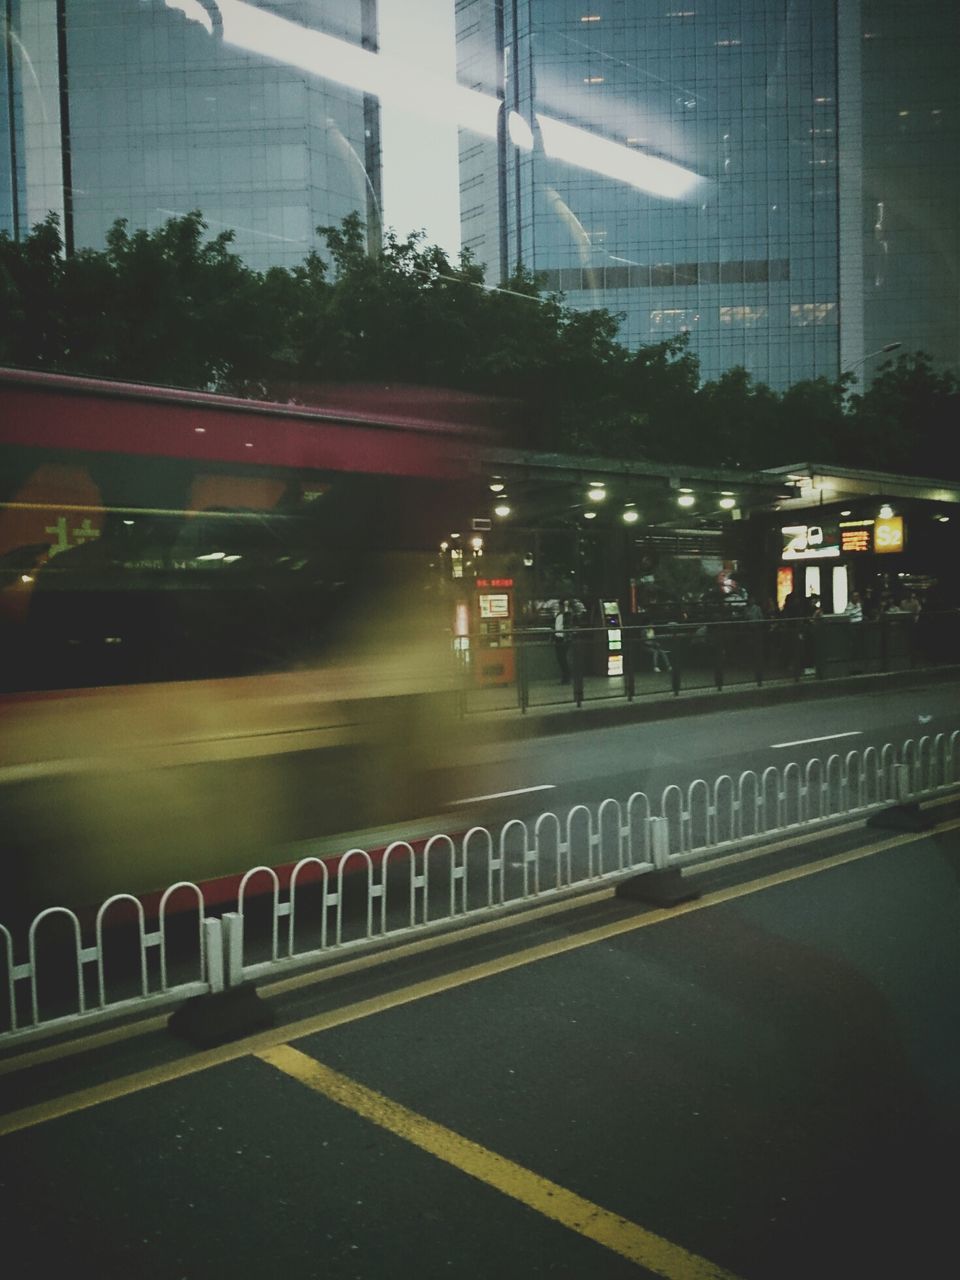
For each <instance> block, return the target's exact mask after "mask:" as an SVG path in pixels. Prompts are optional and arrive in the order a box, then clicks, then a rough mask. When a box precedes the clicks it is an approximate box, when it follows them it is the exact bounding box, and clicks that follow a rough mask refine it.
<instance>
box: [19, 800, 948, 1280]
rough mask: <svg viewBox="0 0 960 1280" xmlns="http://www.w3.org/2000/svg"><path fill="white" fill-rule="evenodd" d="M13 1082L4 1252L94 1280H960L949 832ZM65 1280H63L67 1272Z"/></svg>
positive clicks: (275, 991)
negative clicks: (213, 1038)
mask: <svg viewBox="0 0 960 1280" xmlns="http://www.w3.org/2000/svg"><path fill="white" fill-rule="evenodd" d="M931 812H932V814H933V816H934V818H935V822H936V825H935V826H934V827H933V829H932V830H930V831H928V832H924V833H922V834H917V833H909V832H901V833H892V832H884V831H877V830H867V829H864V828H863V827H858V828H856V829H851V830H847V831H844V832H841V833H839V834H835V835H832V836H824V835H819V836H808V837H806V838H805V839H802V840H801V841H799V842H796V841H795V842H794V843H793V844H792V845H783V846H782V847H780V848H779V849H778V850H776V851H774V852H769V853H767V854H766V855H765V856H758V855H757V854H752V855H749V856H747V855H736V856H735V857H733V858H731V859H727V860H726V861H725V862H724V863H722V864H721V863H717V864H714V866H713V867H712V868H711V869H710V870H708V871H702V872H699V873H697V874H696V875H695V877H694V878H695V880H696V882H697V887H698V888H699V889H700V891H701V897H700V898H699V899H697V900H696V901H692V902H687V903H684V904H683V905H681V906H679V907H676V908H674V909H672V910H670V909H651V908H649V907H642V906H640V905H639V904H637V903H635V902H631V901H629V900H627V899H626V898H623V897H617V896H615V894H614V893H612V892H611V891H610V890H609V889H606V890H602V891H599V892H596V893H593V894H590V895H588V896H587V897H585V898H583V899H581V900H579V901H577V902H575V903H572V904H568V905H567V906H566V907H565V908H563V909H558V908H557V906H556V905H555V906H554V907H553V908H550V909H541V910H539V911H537V910H534V911H530V912H527V913H525V914H524V915H523V916H521V917H519V918H513V919H509V920H506V921H499V922H495V923H493V924H490V923H488V924H486V925H481V926H475V927H473V928H471V929H469V930H466V931H464V932H463V933H461V934H457V935H454V936H453V937H447V938H441V939H430V940H425V941H424V942H422V943H415V944H408V945H406V946H404V947H402V948H398V949H397V950H396V951H394V952H393V953H391V954H388V955H382V956H373V957H368V958H367V959H365V960H360V959H355V960H353V961H351V962H349V963H344V964H340V965H334V966H332V967H330V968H329V969H328V970H326V971H323V972H321V973H319V974H316V973H314V974H311V975H301V976H299V977H295V978H288V979H285V980H284V981H282V982H277V983H274V984H273V985H272V986H271V987H265V988H263V989H262V995H263V997H264V998H265V999H266V1000H268V1001H269V1002H270V1004H271V1006H272V1007H273V1009H274V1011H275V1013H276V1017H277V1025H276V1026H275V1027H274V1028H272V1029H271V1030H269V1031H266V1032H262V1033H260V1034H259V1035H256V1036H253V1037H250V1038H248V1039H247V1040H241V1041H237V1042H234V1043H232V1044H228V1045H224V1046H222V1047H220V1048H218V1049H214V1050H206V1051H203V1052H199V1053H198V1052H194V1051H192V1050H190V1049H189V1048H188V1047H187V1046H185V1045H184V1044H183V1043H182V1042H180V1041H178V1040H177V1039H175V1038H174V1037H173V1036H171V1035H170V1034H169V1032H168V1031H167V1030H166V1029H165V1025H164V1021H163V1020H162V1019H152V1020H150V1021H149V1022H146V1023H140V1024H130V1025H128V1026H125V1027H123V1028H119V1029H115V1030H114V1031H111V1032H103V1033H100V1034H98V1035H96V1036H91V1037H89V1038H87V1039H86V1040H84V1041H77V1042H72V1043H71V1042H67V1043H65V1044H62V1045H56V1046H51V1047H48V1048H46V1049H39V1050H35V1051H34V1052H32V1053H30V1054H24V1055H21V1056H20V1057H18V1058H8V1059H6V1060H3V1061H0V1093H2V1115H0V1237H2V1239H3V1242H4V1246H5V1254H6V1256H7V1258H8V1259H12V1258H14V1257H16V1256H19V1257H20V1258H21V1259H23V1260H24V1262H26V1261H29V1266H30V1269H31V1271H33V1272H35V1273H37V1274H44V1273H49V1274H54V1273H57V1272H59V1270H60V1269H61V1268H62V1267H63V1266H64V1264H65V1263H68V1264H69V1272H70V1274H71V1275H72V1276H74V1277H90V1278H91V1280H92V1278H93V1277H97V1278H98V1280H110V1278H112V1277H121V1276H123V1277H128V1276H131V1275H136V1276H138V1277H142V1278H143V1280H152V1278H153V1277H156V1278H157V1280H160V1278H161V1277H162V1278H163V1280H171V1278H172V1280H206V1278H207V1277H221V1276H226V1275H229V1276H237V1277H247V1276H256V1277H272V1276H278V1277H279V1276H282V1277H284V1278H285V1280H301V1278H306V1277H318V1278H319V1277H324V1278H325V1280H329V1278H333V1280H347V1278H350V1280H352V1278H354V1277H357V1278H360V1280H387V1278H388V1277H390V1278H393V1277H397V1276H417V1277H423V1278H433V1277H450V1276H458V1277H459V1276H469V1277H496V1278H497V1280H512V1278H513V1277H516V1278H517V1280H521V1278H523V1280H526V1278H528V1277H539V1276H566V1277H577V1278H579V1277H585V1276H590V1277H603V1278H606V1277H611V1278H616V1277H626V1276H637V1275H640V1276H644V1275H657V1276H664V1277H670V1278H674V1280H701V1278H704V1280H706V1278H707V1277H713V1278H720V1277H741V1280H801V1278H802V1280H810V1277H817V1278H818V1280H832V1278H836V1280H840V1277H843V1280H855V1278H859V1277H863V1278H864V1280H867V1278H869V1280H885V1278H886V1277H890V1278H891V1280H892V1278H893V1277H897V1278H898V1280H902V1278H903V1277H908V1276H920V1275H931V1274H946V1273H948V1271H949V1270H953V1269H955V1265H956V1264H955V1262H954V1263H951V1262H950V1258H951V1257H952V1256H953V1254H954V1252H955V1250H956V1244H955V1235H954V1229H953V1215H954V1212H955V1208H954V1202H955V1189H956V1177H955V1174H954V1172H953V1170H954V1169H955V1166H956V1159H957V1143H958V1138H960V1107H958V1084H960V1018H958V1016H957V1009H958V1008H960V806H957V805H956V804H953V805H941V806H939V807H938V808H936V809H934V810H932V811H931ZM55 1269H56V1270H55Z"/></svg>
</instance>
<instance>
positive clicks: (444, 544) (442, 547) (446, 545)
mask: <svg viewBox="0 0 960 1280" xmlns="http://www.w3.org/2000/svg"><path fill="white" fill-rule="evenodd" d="M449 546H450V543H449V542H441V543H440V550H441V551H446V550H447V549H448V548H449Z"/></svg>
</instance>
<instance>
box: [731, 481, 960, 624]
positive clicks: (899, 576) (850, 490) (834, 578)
mask: <svg viewBox="0 0 960 1280" xmlns="http://www.w3.org/2000/svg"><path fill="white" fill-rule="evenodd" d="M780 474H784V473H783V472H781V473H780ZM786 479H787V482H788V484H789V485H790V486H791V488H792V490H793V493H794V496H791V497H790V498H788V499H781V500H780V501H778V503H777V504H776V507H775V510H774V513H773V515H772V517H771V512H770V511H769V510H767V511H766V512H754V513H753V514H752V516H751V521H750V523H751V524H752V525H754V527H756V525H757V524H758V523H760V524H762V525H763V526H764V528H763V535H762V537H760V538H759V539H756V540H755V545H757V546H758V547H762V548H763V550H762V552H761V559H762V563H761V562H755V563H754V565H753V571H754V572H753V577H754V580H755V581H756V582H760V583H762V584H763V586H762V593H763V594H768V595H769V596H770V597H772V598H774V599H775V600H776V604H777V607H778V608H779V609H781V610H782V609H783V608H784V607H785V606H786V605H787V602H788V600H789V599H790V597H791V595H793V597H794V598H793V600H792V601H791V603H790V605H789V606H788V607H789V608H790V609H797V612H801V611H806V612H809V611H810V606H809V604H807V602H808V601H809V599H810V597H817V599H818V600H819V604H820V608H821V610H822V612H823V613H824V614H839V613H843V611H844V609H846V607H847V605H848V603H849V602H850V600H851V598H852V596H853V594H854V592H856V593H858V594H859V596H860V599H861V601H862V603H863V604H864V607H865V609H866V610H867V612H868V613H880V612H884V611H885V610H887V609H891V608H892V609H896V608H898V607H899V606H901V605H903V604H904V603H905V602H906V601H908V600H909V598H910V597H911V596H912V595H914V594H915V595H916V596H917V598H918V599H919V601H920V603H921V605H923V606H924V607H928V608H952V607H956V605H957V604H958V603H960V578H958V575H957V570H956V566H957V556H958V552H960V547H958V534H960V506H958V504H960V485H951V484H948V483H943V482H938V481H932V480H925V479H923V478H922V477H910V476H891V475H883V474H880V473H873V472H859V471H853V470H839V469H838V470H834V471H831V472H829V473H826V472H824V471H823V470H821V469H817V468H813V467H806V468H794V469H792V470H791V471H790V472H789V473H787V474H786ZM798 602H799V607H798Z"/></svg>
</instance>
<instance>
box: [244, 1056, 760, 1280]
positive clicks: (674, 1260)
mask: <svg viewBox="0 0 960 1280" xmlns="http://www.w3.org/2000/svg"><path fill="white" fill-rule="evenodd" d="M255 1056H256V1057H257V1058H259V1059H260V1060H261V1061H262V1062H265V1063H267V1064H269V1065H270V1066H271V1067H274V1068H275V1069H276V1070H277V1071H282V1072H283V1074H284V1075H287V1076H290V1077H292V1078H293V1079H294V1080H297V1081H299V1083H300V1084H303V1085H306V1087H307V1088H308V1089H312V1090H313V1091H314V1092H315V1093H319V1094H321V1095H322V1096H323V1097H325V1098H328V1099H329V1100H330V1101H332V1102H335V1103H337V1104H338V1105H339V1106H341V1107H345V1108H346V1109H347V1110H348V1111H352V1112H354V1113H355V1114H356V1115H359V1116H362V1117H363V1118H364V1119H365V1120H369V1121H371V1122H372V1123H373V1124H375V1125H378V1126H379V1127H380V1128H381V1129H386V1130H387V1131H388V1132H389V1133H393V1134H395V1135H396V1136H397V1137H398V1138H401V1139H403V1140H404V1141H405V1142H409V1143H411V1144H412V1145H413V1146H415V1147H419V1148H420V1150H421V1151H426V1152H428V1153H429V1154H430V1155H432V1156H435V1157H436V1158H437V1159H438V1160H442V1161H444V1163H445V1164H448V1165H451V1166H452V1167H453V1168H455V1169H459V1170H460V1172H461V1173H466V1174H468V1175H469V1176H470V1177H471V1178H475V1179H476V1180H477V1181H478V1182H482V1183H485V1184H486V1185H487V1186H488V1187H493V1188H494V1189H495V1190H496V1191H499V1192H501V1193H502V1194H503V1195H505V1196H509V1197H510V1198H511V1199H513V1200H518V1201H519V1202H520V1204H523V1205H526V1206H527V1208H529V1209H533V1210H534V1212H536V1213H539V1214H541V1215H543V1217H545V1218H550V1219H551V1220H552V1221H554V1222H558V1223H560V1225H561V1226H564V1227H566V1228H567V1229H568V1230H570V1231H575V1232H577V1234H578V1235H581V1236H584V1237H586V1239H588V1240H592V1241H593V1242H594V1243H595V1244H599V1245H602V1246H603V1247H604V1248H605V1249H610V1250H612V1251H613V1252H614V1253H618V1254H620V1256H621V1257H623V1258H627V1259H628V1260H629V1261H630V1262H634V1263H637V1264H638V1265H639V1266H642V1267H646V1268H647V1270H648V1271H652V1272H653V1273H654V1274H655V1275H658V1276H663V1277H665V1280H736V1277H735V1276H734V1275H733V1273H732V1272H730V1271H725V1270H724V1269H723V1268H722V1267H718V1266H717V1265H716V1264H715V1263H713V1262H710V1261H708V1260H707V1259H706V1258H701V1257H699V1256H698V1255H697V1254H695V1253H690V1252H689V1250H687V1249H684V1248H682V1247H681V1246H680V1245H677V1244H673V1243H672V1242H671V1241H670V1240H665V1239H663V1237H662V1236H658V1235H655V1234H654V1233H653V1232H652V1231H648V1230H647V1229H646V1228H645V1227H641V1226H639V1225H638V1224H637V1223H635V1222H631V1221H630V1220H629V1219H628V1218H621V1217H620V1216H619V1215H618V1214H615V1213H611V1212H610V1211H609V1210H608V1209H604V1208H602V1207H601V1206H600V1205H598V1204H594V1203H593V1202H592V1201H590V1200H585V1199H584V1198H583V1197H582V1196H578V1195H576V1194H575V1193H574V1192H573V1191H568V1190H567V1188H566V1187H562V1186H560V1185H559V1184H558V1183H556V1182H551V1181H550V1180H549V1179H548V1178H543V1177H541V1176H540V1175H539V1174H538V1173H534V1172H533V1171H532V1170H531V1169H527V1168H524V1166H523V1165H519V1164H515V1163H514V1161H512V1160H508V1159H507V1158H506V1157H505V1156H501V1155H498V1154H497V1153H496V1152H495V1151H490V1150H488V1149H487V1148H486V1147H482V1146H480V1145H479V1143H476V1142H472V1141H471V1140H470V1139H469V1138H465V1137H463V1135H462V1134H459V1133H455V1132H454V1131H453V1130H452V1129H447V1128H445V1127H444V1126H443V1125H441V1124H437V1123H436V1122H435V1121H433V1120H429V1119H427V1117H426V1116H422V1115H419V1114H418V1113H417V1112H415V1111H410V1110H408V1109H407V1108H406V1107H404V1106H401V1105H400V1103H398V1102H394V1101H393V1099H391V1098H387V1097H385V1096H384V1094H382V1093H377V1092H376V1091H375V1090H373V1089H368V1088H367V1087H366V1085H362V1084H360V1083H359V1081H357V1080H353V1079H351V1078H350V1077H349V1076H345V1075H341V1074H340V1072H339V1071H334V1070H332V1069H331V1068H330V1067H328V1066H326V1065H325V1064H324V1063H322V1062H318V1061H317V1060H316V1059H315V1058H311V1057H309V1055H307V1054H305V1053H301V1052H300V1050H299V1049H294V1048H293V1047H292V1045H289V1044H279V1045H275V1046H274V1047H273V1048H271V1049H261V1050H259V1051H258V1052H257V1053H256V1055H255Z"/></svg>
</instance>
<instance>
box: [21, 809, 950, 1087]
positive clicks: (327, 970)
mask: <svg viewBox="0 0 960 1280" xmlns="http://www.w3.org/2000/svg"><path fill="white" fill-rule="evenodd" d="M956 801H957V797H956V796H955V795H951V796H936V797H935V798H934V799H933V800H929V801H925V808H926V809H932V808H935V807H937V808H940V807H943V806H944V805H947V804H955V803H956ZM857 828H859V829H861V830H862V828H863V819H862V818H858V819H856V820H854V821H852V822H844V823H841V824H838V825H837V826H831V827H829V828H821V829H818V830H816V831H808V832H799V831H797V832H790V833H789V834H788V835H786V836H777V837H776V838H775V839H773V840H771V841H769V842H767V843H764V844H756V845H753V846H751V847H750V848H748V849H744V850H740V851H739V852H737V853H732V854H727V855H725V856H721V857H717V858H711V859H710V860H709V861H707V862H698V863H691V864H690V865H689V866H686V867H684V869H683V870H684V874H685V875H687V876H695V875H704V874H706V873H707V872H709V871H717V870H721V869H722V868H724V867H728V866H733V865H736V864H740V863H744V862H753V861H756V860H757V859H759V858H764V857H769V856H770V855H772V854H776V853H778V852H780V851H781V850H783V849H793V848H797V847H799V846H802V845H806V844H811V843H812V842H813V841H815V840H823V839H826V838H828V837H830V838H833V837H835V836H839V835H847V834H849V832H851V831H853V830H856V829H857ZM950 829H951V824H950V823H941V824H939V825H938V826H936V827H935V828H934V829H933V830H932V831H930V832H927V833H926V834H928V835H935V834H936V833H937V832H938V831H948V830H950ZM919 838H920V836H919V835H918V839H919ZM614 893H615V890H614V889H612V888H609V889H597V890H596V891H594V892H588V893H584V894H582V895H578V896H577V897H571V898H566V899H564V900H563V901H562V902H550V903H545V904H543V905H542V906H539V907H524V908H518V909H517V910H510V911H509V912H508V914H506V915H504V916H500V917H498V918H497V919H495V920H482V921H478V922H476V923H474V924H466V925H463V926H462V927H460V928H455V929H452V930H450V931H448V932H446V933H438V934H435V935H433V936H431V937H423V938H416V939H414V940H413V941H412V942H404V943H400V944H398V945H397V946H393V947H390V948H389V949H385V950H382V951H373V952H369V953H367V954H366V955H361V956H354V957H353V958H351V959H350V960H342V961H339V962H337V963H333V964H328V965H325V966H324V967H323V968H322V969H308V970H307V971H305V972H303V973H296V974H293V975H291V976H290V977H288V978H276V979H274V980H273V981H271V982H265V983H263V985H262V986H260V987H259V988H258V990H259V992H260V994H261V995H262V996H264V997H266V998H270V997H271V996H277V995H282V994H284V993H285V992H287V991H296V990H299V989H301V988H303V987H309V986H315V985H319V984H321V983H323V982H329V981H330V980H331V979H333V978H340V977H343V976H345V975H347V974H351V973H359V972H362V971H363V970H365V969H373V968H380V967H381V966H383V965H386V964H391V963H392V962H393V961H395V960H401V959H408V958H409V957H410V956H416V955H421V954H425V953H426V952H429V951H436V950H439V949H441V948H444V947H449V946H454V945H456V944H457V943H462V942H469V941H470V940H471V939H473V938H477V937H483V936H484V935H485V934H489V933H498V932H502V931H503V930H504V929H511V928H515V927H517V926H519V925H522V924H529V923H530V922H531V921H534V920H542V919H546V918H548V917H550V916H553V915H558V914H560V913H561V912H567V911H579V910H582V909H583V908H584V907H587V906H594V905H596V904H597V903H600V902H605V901H608V900H609V899H610V898H612V897H613V896H614ZM443 923H445V922H443V921H438V926H439V925H440V924H443ZM168 1016H169V1015H167V1014H159V1015H156V1016H153V1017H149V1018H141V1019H139V1020H136V1021H131V1022H126V1023H123V1024H122V1025H121V1026H117V1027H109V1028H106V1029H105V1030H103V1031H93V1032H90V1034H88V1035H86V1036H80V1037H74V1038H73V1039H71V1040H67V1041H63V1042H61V1043H59V1044H51V1045H44V1046H42V1047H41V1048H38V1049H34V1050H32V1051H28V1052H25V1053H19V1054H16V1053H15V1054H11V1056H10V1057H7V1058H0V1076H4V1075H9V1074H11V1073H12V1072H15V1071H26V1070H29V1069H30V1068H31V1067H35V1066H39V1065H40V1064H41V1063H43V1062H56V1061H60V1060H62V1059H64V1058H68V1057H75V1056H77V1055H78V1054H81V1053H88V1052H91V1051H93V1050H95V1049H100V1048H104V1047H105V1046H107V1045H110V1044H116V1043H118V1042H120V1041H123V1040H131V1039H134V1038H135V1037H137V1036H141V1035H148V1034H149V1033H151V1032H153V1031H162V1030H163V1028H164V1027H165V1026H166V1024H167V1017H168Z"/></svg>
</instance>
